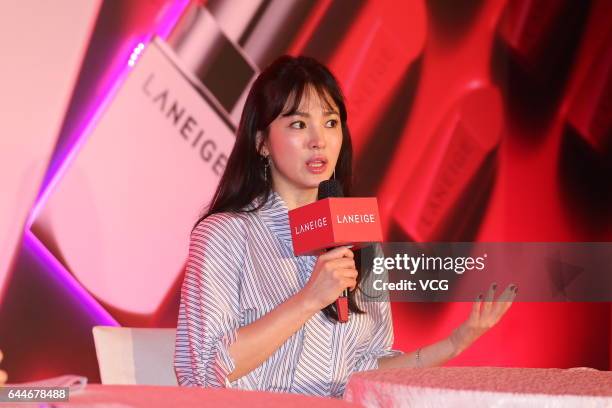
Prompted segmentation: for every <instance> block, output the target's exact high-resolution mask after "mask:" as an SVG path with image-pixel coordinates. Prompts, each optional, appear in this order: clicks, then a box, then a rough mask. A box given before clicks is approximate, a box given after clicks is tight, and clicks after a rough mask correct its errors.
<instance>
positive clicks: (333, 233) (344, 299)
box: [289, 180, 382, 323]
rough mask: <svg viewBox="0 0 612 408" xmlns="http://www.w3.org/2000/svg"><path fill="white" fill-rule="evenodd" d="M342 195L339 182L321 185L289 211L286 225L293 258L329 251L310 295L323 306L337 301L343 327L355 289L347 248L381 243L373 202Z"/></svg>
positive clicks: (320, 261)
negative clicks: (314, 195) (307, 200)
mask: <svg viewBox="0 0 612 408" xmlns="http://www.w3.org/2000/svg"><path fill="white" fill-rule="evenodd" d="M342 195H343V194H342V186H341V185H340V183H338V181H337V180H326V181H323V182H321V184H319V192H318V200H317V201H315V202H314V203H311V204H308V205H304V206H302V207H299V208H296V209H293V210H291V211H289V226H290V228H291V238H292V242H293V252H294V253H295V255H305V254H313V253H320V251H322V250H323V251H327V252H326V253H325V254H323V255H321V256H319V258H318V259H317V263H316V265H315V268H314V270H313V273H312V276H311V281H312V282H313V283H312V285H313V286H315V285H316V287H317V288H318V289H319V290H321V292H320V293H319V292H318V291H314V292H313V293H314V295H315V296H317V298H316V302H320V304H321V305H323V307H327V306H328V305H330V304H331V303H333V302H334V300H335V302H336V303H335V304H336V311H337V314H338V321H339V322H341V323H345V322H347V321H348V319H349V304H348V301H349V299H348V290H347V288H350V289H354V288H355V286H356V285H357V280H356V279H357V271H356V268H355V261H354V255H353V252H352V251H351V250H349V249H348V246H352V245H355V244H357V245H359V244H364V243H365V244H367V243H372V242H380V241H382V231H381V228H380V221H379V216H378V204H377V202H376V198H374V197H365V198H364V197H360V198H358V197H342ZM349 254H350V255H349ZM343 258H348V259H343ZM309 284H310V282H309ZM332 295H334V296H335V297H334V296H332ZM330 300H331V301H330ZM325 302H327V303H325Z"/></svg>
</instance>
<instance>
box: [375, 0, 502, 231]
mask: <svg viewBox="0 0 612 408" xmlns="http://www.w3.org/2000/svg"><path fill="white" fill-rule="evenodd" d="M503 6H504V4H503V2H489V3H486V4H484V5H483V8H482V10H481V12H480V13H479V14H478V18H477V19H475V20H474V21H473V25H472V27H471V29H470V30H469V31H467V32H465V33H464V35H463V39H462V41H460V42H457V43H455V44H454V46H452V47H449V46H448V41H447V40H446V38H439V37H438V36H436V35H434V34H433V33H432V32H431V31H429V37H428V39H427V45H426V47H425V50H424V57H423V66H422V73H421V77H420V80H419V82H420V83H419V86H418V90H417V96H416V98H415V102H414V107H413V109H412V111H411V113H410V118H409V120H408V121H407V122H406V126H405V129H404V130H403V132H402V138H401V140H400V142H399V143H398V144H397V146H396V148H395V151H394V155H393V157H392V161H391V164H390V165H389V167H388V171H387V173H386V174H385V177H384V180H383V182H382V184H381V187H380V189H379V190H378V194H377V195H378V197H379V207H380V212H381V219H382V221H383V223H384V231H385V233H386V238H387V239H388V240H390V241H405V240H412V241H418V242H421V241H432V240H434V241H435V240H450V239H452V240H464V241H471V240H473V239H474V238H475V236H476V234H477V232H478V231H479V227H480V224H481V221H482V220H483V219H484V214H485V211H486V208H487V206H486V205H487V203H488V200H489V198H490V197H491V193H492V191H493V186H494V183H493V181H494V180H493V176H494V174H495V169H496V166H495V165H496V164H497V154H496V152H497V150H498V149H497V146H498V145H499V143H500V140H501V135H502V131H503V116H504V107H503V104H502V98H501V95H500V92H499V90H498V88H497V87H496V86H494V85H492V84H491V80H490V78H489V77H490V71H491V54H492V44H493V40H494V37H495V27H496V23H497V21H498V19H499V16H500V14H501V12H502V10H503Z"/></svg>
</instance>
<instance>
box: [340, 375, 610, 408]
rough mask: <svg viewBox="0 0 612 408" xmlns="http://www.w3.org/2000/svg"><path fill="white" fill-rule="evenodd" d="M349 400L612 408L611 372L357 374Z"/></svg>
mask: <svg viewBox="0 0 612 408" xmlns="http://www.w3.org/2000/svg"><path fill="white" fill-rule="evenodd" d="M344 399H345V400H346V401H350V402H356V403H359V404H361V405H364V406H366V407H370V406H432V407H433V406H438V405H439V404H443V405H444V406H464V405H465V404H469V406H491V405H497V406H500V405H503V406H541V404H544V405H546V406H583V405H589V406H598V407H599V406H605V407H612V372H610V371H598V370H594V369H589V368H571V369H557V368H507V367H433V368H402V369H388V370H373V371H364V372H361V373H355V374H353V375H352V376H351V378H350V380H349V383H348V384H347V387H346V391H345V393H344ZM536 404H537V405H536Z"/></svg>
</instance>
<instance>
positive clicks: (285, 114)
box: [281, 110, 340, 118]
mask: <svg viewBox="0 0 612 408" xmlns="http://www.w3.org/2000/svg"><path fill="white" fill-rule="evenodd" d="M323 113H324V114H325V116H331V115H338V116H339V115H340V114H339V113H338V112H337V111H335V110H326V111H324V112H323ZM281 116H283V117H286V116H303V117H305V118H309V117H310V113H308V112H302V111H294V112H286V113H283V114H282V115H281Z"/></svg>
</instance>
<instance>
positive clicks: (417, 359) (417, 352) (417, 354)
mask: <svg viewBox="0 0 612 408" xmlns="http://www.w3.org/2000/svg"><path fill="white" fill-rule="evenodd" d="M416 366H417V368H420V367H421V349H420V348H419V349H418V350H417V351H416Z"/></svg>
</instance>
